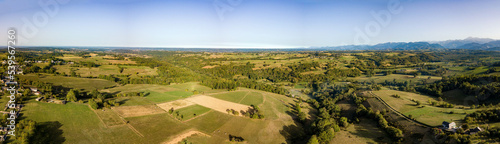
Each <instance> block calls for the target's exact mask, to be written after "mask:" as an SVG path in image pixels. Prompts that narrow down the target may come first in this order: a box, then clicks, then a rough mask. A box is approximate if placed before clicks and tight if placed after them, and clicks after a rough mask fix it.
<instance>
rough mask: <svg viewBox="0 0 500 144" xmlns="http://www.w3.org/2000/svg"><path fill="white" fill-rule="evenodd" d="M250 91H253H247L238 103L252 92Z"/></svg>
mask: <svg viewBox="0 0 500 144" xmlns="http://www.w3.org/2000/svg"><path fill="white" fill-rule="evenodd" d="M250 93H251V92H247V93H246V94H245V96H243V98H241V99H240V101H238V103H241V101H243V99H245V98H246V97H247V95H248V94H250Z"/></svg>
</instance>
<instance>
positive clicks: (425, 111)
mask: <svg viewBox="0 0 500 144" xmlns="http://www.w3.org/2000/svg"><path fill="white" fill-rule="evenodd" d="M373 93H374V94H375V95H377V96H379V97H380V98H382V99H383V100H384V101H385V102H386V103H387V104H389V105H390V106H391V107H393V108H394V109H396V110H398V111H399V112H401V113H403V114H404V115H406V116H408V115H412V117H414V118H415V119H416V120H417V121H420V122H423V123H426V124H429V125H432V126H438V125H441V123H442V122H443V121H448V122H450V121H454V122H458V123H462V122H461V120H463V118H464V117H465V115H466V113H472V112H474V111H475V110H471V109H467V108H466V109H460V108H459V107H460V105H456V106H455V108H441V107H435V106H432V105H430V104H428V103H427V101H428V100H429V99H431V100H432V101H437V99H436V98H434V97H430V96H426V95H419V94H415V93H409V92H402V91H395V90H380V91H373ZM394 94H398V95H399V96H401V98H395V97H393V96H392V95H394ZM411 99H414V100H418V101H420V102H421V103H422V104H421V105H422V106H424V107H421V106H416V104H415V102H412V101H411ZM450 112H453V114H450Z"/></svg>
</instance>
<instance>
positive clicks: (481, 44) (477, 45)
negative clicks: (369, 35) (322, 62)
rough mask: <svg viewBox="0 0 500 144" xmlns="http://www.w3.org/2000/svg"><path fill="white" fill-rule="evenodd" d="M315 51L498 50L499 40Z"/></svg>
mask: <svg viewBox="0 0 500 144" xmlns="http://www.w3.org/2000/svg"><path fill="white" fill-rule="evenodd" d="M312 49H317V50H431V49H470V50H491V51H499V50H500V40H494V39H490V38H474V37H469V38H466V39H463V40H446V41H430V42H388V43H380V44H376V45H346V46H335V47H312Z"/></svg>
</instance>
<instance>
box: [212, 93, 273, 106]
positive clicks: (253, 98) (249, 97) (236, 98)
mask: <svg viewBox="0 0 500 144" xmlns="http://www.w3.org/2000/svg"><path fill="white" fill-rule="evenodd" d="M210 96H212V97H215V98H218V99H222V100H226V101H230V102H234V103H239V104H244V105H248V106H250V105H260V104H262V102H263V101H264V100H263V99H264V98H263V96H262V94H261V93H259V92H254V91H249V90H248V89H243V90H240V91H234V92H226V93H221V94H214V95H210Z"/></svg>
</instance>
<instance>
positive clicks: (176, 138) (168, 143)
mask: <svg viewBox="0 0 500 144" xmlns="http://www.w3.org/2000/svg"><path fill="white" fill-rule="evenodd" d="M194 134H200V135H203V136H209V135H207V134H205V133H202V132H200V131H197V130H190V131H188V132H185V133H183V134H179V135H176V136H173V137H174V139H171V140H169V141H166V142H163V144H177V143H179V142H181V141H182V140H183V139H185V138H187V137H190V136H192V135H194Z"/></svg>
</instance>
